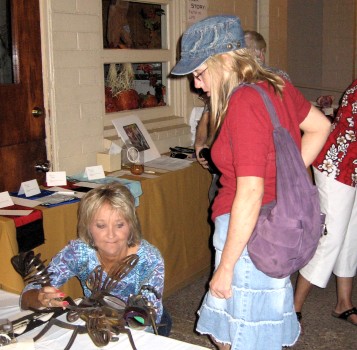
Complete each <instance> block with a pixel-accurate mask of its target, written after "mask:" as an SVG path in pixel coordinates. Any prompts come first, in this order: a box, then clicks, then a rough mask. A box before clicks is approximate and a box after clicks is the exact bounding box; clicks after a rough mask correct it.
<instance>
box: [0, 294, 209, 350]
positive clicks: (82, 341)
mask: <svg viewBox="0 0 357 350" xmlns="http://www.w3.org/2000/svg"><path fill="white" fill-rule="evenodd" d="M18 304H19V296H18V295H16V294H13V293H9V292H6V291H3V290H0V319H9V320H10V321H14V320H15V319H18V318H19V317H20V316H23V315H24V314H26V313H29V312H28V311H26V312H25V313H24V312H21V311H20V308H19V306H18ZM59 318H60V319H62V320H65V315H61V316H59ZM77 323H79V324H80V323H82V324H83V321H82V320H79V321H77ZM77 323H75V324H77ZM42 327H43V326H40V327H37V328H34V329H32V330H31V331H28V332H25V333H22V334H21V335H19V336H18V337H17V340H18V342H17V343H15V344H10V345H6V346H5V347H4V349H8V350H12V349H21V350H33V349H35V350H48V349H51V350H63V349H64V348H65V346H66V345H67V344H68V342H69V340H70V337H71V334H72V332H73V331H71V330H68V329H64V328H60V327H58V326H53V327H52V328H50V330H49V331H48V332H47V333H46V334H45V335H44V336H43V337H42V338H40V339H39V340H38V341H36V342H33V341H32V338H34V337H35V336H36V335H37V334H38V333H39V332H40V330H41V329H42ZM131 333H132V336H133V339H134V343H135V346H136V348H137V350H204V349H207V348H204V347H201V346H197V345H193V344H189V343H185V342H182V341H178V340H175V339H171V338H168V337H162V336H159V335H155V334H152V333H148V332H145V331H138V330H131ZM79 349H80V350H92V349H93V350H94V349H98V347H96V346H95V345H94V343H93V342H92V341H91V339H90V337H89V335H88V334H79V335H77V337H76V339H75V340H74V343H73V345H72V347H71V350H79ZM101 349H104V350H107V349H118V350H132V347H131V345H130V342H129V339H128V336H127V335H126V334H119V340H118V341H115V342H110V343H109V344H108V345H107V346H105V347H103V348H101Z"/></svg>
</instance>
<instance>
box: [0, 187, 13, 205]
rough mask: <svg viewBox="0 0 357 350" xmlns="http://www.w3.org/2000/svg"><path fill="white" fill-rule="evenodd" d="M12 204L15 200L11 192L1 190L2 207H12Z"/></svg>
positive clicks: (0, 202)
mask: <svg viewBox="0 0 357 350" xmlns="http://www.w3.org/2000/svg"><path fill="white" fill-rule="evenodd" d="M11 205H14V202H13V201H12V199H11V197H10V195H9V192H7V191H6V192H1V193H0V208H5V207H10V206H11Z"/></svg>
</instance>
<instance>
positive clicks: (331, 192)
mask: <svg viewBox="0 0 357 350" xmlns="http://www.w3.org/2000/svg"><path fill="white" fill-rule="evenodd" d="M356 137H357V80H355V81H354V82H353V83H352V84H351V85H350V86H349V87H348V89H347V90H346V92H345V94H344V96H343V98H342V100H341V105H340V108H339V110H338V112H337V116H336V118H335V119H334V120H333V123H332V128H331V133H330V135H329V137H328V139H327V142H326V144H325V146H324V148H323V149H322V151H321V152H320V154H319V155H318V157H317V159H316V160H315V161H314V163H313V173H314V177H315V181H316V186H317V187H318V190H319V195H320V205H321V211H322V212H324V213H325V214H326V221H325V224H326V232H327V233H326V234H325V235H323V236H322V237H321V239H320V241H319V245H318V247H317V250H316V253H315V255H314V257H313V258H312V260H310V262H309V263H308V264H307V265H306V266H304V267H303V268H302V269H301V270H300V274H299V276H298V279H297V283H296V289H295V310H296V312H297V315H298V317H299V319H300V320H301V318H302V314H301V311H302V308H303V305H304V302H305V300H306V298H307V297H308V295H309V293H310V291H311V289H312V288H313V285H315V286H318V287H320V288H325V287H326V285H327V283H328V281H329V279H330V276H331V274H332V273H333V274H334V275H335V276H336V284H337V288H336V291H337V303H336V305H335V309H334V310H333V311H332V316H334V317H337V318H339V319H341V320H345V321H348V322H350V323H352V324H353V325H355V326H357V309H356V307H354V306H353V302H352V288H353V279H354V276H355V275H356V269H357V232H356V230H357V196H356V194H357V192H356V188H357V139H356Z"/></svg>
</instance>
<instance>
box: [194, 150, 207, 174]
mask: <svg viewBox="0 0 357 350" xmlns="http://www.w3.org/2000/svg"><path fill="white" fill-rule="evenodd" d="M203 148H208V146H207V145H203V146H195V153H196V158H197V161H198V162H199V163H200V164H201V166H202V167H203V168H205V169H208V162H207V160H206V159H205V158H203V157H201V156H200V152H201V150H202V149H203Z"/></svg>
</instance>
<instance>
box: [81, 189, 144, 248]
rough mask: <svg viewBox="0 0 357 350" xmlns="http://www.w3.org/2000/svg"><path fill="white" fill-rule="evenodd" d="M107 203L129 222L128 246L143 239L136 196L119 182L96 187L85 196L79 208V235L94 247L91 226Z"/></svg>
mask: <svg viewBox="0 0 357 350" xmlns="http://www.w3.org/2000/svg"><path fill="white" fill-rule="evenodd" d="M105 204H109V205H110V206H111V208H112V209H113V210H115V211H117V212H119V213H120V215H122V216H123V218H124V219H125V220H126V221H127V222H128V224H129V227H130V234H129V238H128V247H133V246H135V245H137V244H138V243H139V242H140V240H141V229H140V223H139V220H138V218H137V216H136V212H135V201H134V197H133V195H132V194H131V192H130V190H129V189H128V188H126V187H125V186H123V185H121V184H118V183H111V184H107V185H102V186H99V187H96V188H94V189H93V190H91V191H89V192H88V193H86V195H85V196H83V198H82V199H81V202H80V204H79V208H78V226H77V233H78V237H79V238H80V239H81V240H82V241H84V242H86V243H87V244H89V245H90V246H92V247H94V241H93V237H92V234H91V232H90V230H89V226H90V224H91V222H92V221H93V219H94V217H95V215H96V213H97V212H98V210H99V209H100V208H101V207H102V206H103V205H105Z"/></svg>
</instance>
